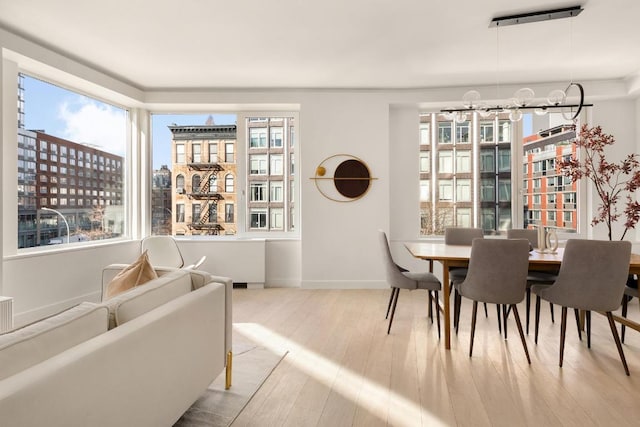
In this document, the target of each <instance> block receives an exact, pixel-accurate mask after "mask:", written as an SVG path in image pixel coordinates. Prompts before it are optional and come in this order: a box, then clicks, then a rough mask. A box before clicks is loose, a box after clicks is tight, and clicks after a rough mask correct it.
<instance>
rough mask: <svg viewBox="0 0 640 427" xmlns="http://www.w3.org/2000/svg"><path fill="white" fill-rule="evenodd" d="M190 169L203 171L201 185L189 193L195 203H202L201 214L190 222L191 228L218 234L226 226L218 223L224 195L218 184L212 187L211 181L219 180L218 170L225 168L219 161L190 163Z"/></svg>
mask: <svg viewBox="0 0 640 427" xmlns="http://www.w3.org/2000/svg"><path fill="white" fill-rule="evenodd" d="M187 166H188V167H189V170H190V171H194V172H198V173H201V175H200V185H199V186H198V187H197V188H192V193H189V194H188V197H189V199H191V200H193V204H196V203H200V216H199V218H193V220H192V222H191V223H189V224H188V226H189V229H190V230H196V231H199V232H200V233H201V234H208V235H218V234H220V231H222V230H224V227H222V225H220V224H219V223H218V202H219V201H220V200H223V199H224V197H222V195H221V194H220V193H219V190H218V188H217V187H218V186H217V185H216V188H211V182H212V181H214V182H216V183H217V182H218V172H220V171H222V170H224V169H223V168H222V167H221V166H220V165H219V164H218V163H189V164H188V165H187Z"/></svg>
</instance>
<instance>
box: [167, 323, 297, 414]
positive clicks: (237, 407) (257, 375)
mask: <svg viewBox="0 0 640 427" xmlns="http://www.w3.org/2000/svg"><path fill="white" fill-rule="evenodd" d="M232 349H233V365H232V366H233V369H232V386H231V388H230V389H229V390H225V389H224V382H225V373H224V372H223V373H222V374H220V376H219V377H218V378H216V379H215V381H213V382H212V383H211V385H209V387H208V388H207V391H206V392H205V393H204V394H203V395H202V396H201V397H200V398H199V399H198V400H197V401H196V402H195V403H194V404H193V405H192V406H191V408H189V410H187V412H185V413H184V414H183V415H182V417H180V419H179V420H178V421H177V422H176V423H175V424H174V427H204V426H206V427H226V426H229V425H230V424H231V423H232V422H233V421H234V420H235V419H236V418H237V417H238V415H239V414H240V412H242V410H243V409H244V407H245V406H246V405H247V403H249V401H250V400H251V397H253V395H254V394H255V392H256V391H258V389H260V386H262V384H263V383H264V381H265V380H266V379H267V378H268V377H269V375H270V374H271V372H273V370H274V369H275V368H276V367H277V366H278V364H279V363H280V361H281V360H282V359H283V358H284V357H285V356H286V354H287V351H285V350H282V351H274V350H270V349H267V348H265V347H262V346H260V345H258V344H256V343H254V342H253V341H251V340H250V339H249V338H247V337H245V336H243V335H242V334H240V333H238V331H237V330H236V329H235V328H234V331H233V346H232Z"/></svg>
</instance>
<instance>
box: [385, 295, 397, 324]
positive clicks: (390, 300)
mask: <svg viewBox="0 0 640 427" xmlns="http://www.w3.org/2000/svg"><path fill="white" fill-rule="evenodd" d="M396 290H398V288H391V296H390V297H389V305H388V306H387V315H386V316H384V318H385V319H388V318H389V310H390V309H391V303H392V302H393V297H394V296H395V294H396Z"/></svg>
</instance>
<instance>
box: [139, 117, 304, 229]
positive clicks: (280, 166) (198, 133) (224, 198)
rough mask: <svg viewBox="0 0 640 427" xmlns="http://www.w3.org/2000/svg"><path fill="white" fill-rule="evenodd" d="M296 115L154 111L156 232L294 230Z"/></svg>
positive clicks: (153, 203)
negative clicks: (158, 112)
mask: <svg viewBox="0 0 640 427" xmlns="http://www.w3.org/2000/svg"><path fill="white" fill-rule="evenodd" d="M294 123H295V122H294V120H293V118H291V117H282V116H278V117H249V116H240V115H239V114H209V113H204V114H196V115H182V114H152V117H151V124H152V131H153V140H152V143H153V181H152V182H153V190H152V203H151V204H152V209H153V214H152V224H151V229H152V233H153V234H174V235H184V236H189V235H221V234H224V235H234V234H237V233H240V232H251V231H258V232H264V231H280V232H288V231H292V230H294V227H293V224H294V220H293V217H294V216H295V204H294V200H295V198H294V194H293V192H294V189H295V185H294V174H293V172H294V170H293V167H294V155H295V147H296V144H295V142H294V140H293V138H294V135H295V132H294V127H295V126H294ZM185 183H186V185H187V187H188V189H187V191H185ZM196 187H197V188H199V189H200V190H199V191H195V190H194V191H191V190H190V189H191V188H193V189H195V188H196ZM172 189H173V191H172ZM239 194H242V195H245V194H246V195H247V196H246V197H244V196H243V197H240V196H239ZM218 204H220V209H219V210H218ZM222 206H224V215H223V211H222ZM175 209H180V210H181V212H180V214H179V215H178V214H177V213H173V211H174V210H175ZM213 212H215V215H213ZM185 213H186V216H187V218H186V220H185V218H184V215H185ZM178 217H179V218H181V219H183V220H182V221H177V218H178Z"/></svg>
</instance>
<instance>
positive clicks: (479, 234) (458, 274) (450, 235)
mask: <svg viewBox="0 0 640 427" xmlns="http://www.w3.org/2000/svg"><path fill="white" fill-rule="evenodd" d="M482 238H484V232H483V231H482V228H475V227H447V228H445V229H444V244H445V245H453V246H471V243H472V242H473V239H482ZM467 270H468V269H467V268H465V267H451V268H449V283H450V286H451V287H453V282H454V281H461V280H464V278H465V276H466V275H467ZM460 303H461V300H460V297H459V296H458V294H457V293H456V292H454V295H453V325H454V326H457V325H458V319H459V318H460V312H459V308H460ZM484 315H485V316H488V313H487V304H484ZM499 316H500V307H498V329H500V317H499ZM456 331H457V328H456Z"/></svg>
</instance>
